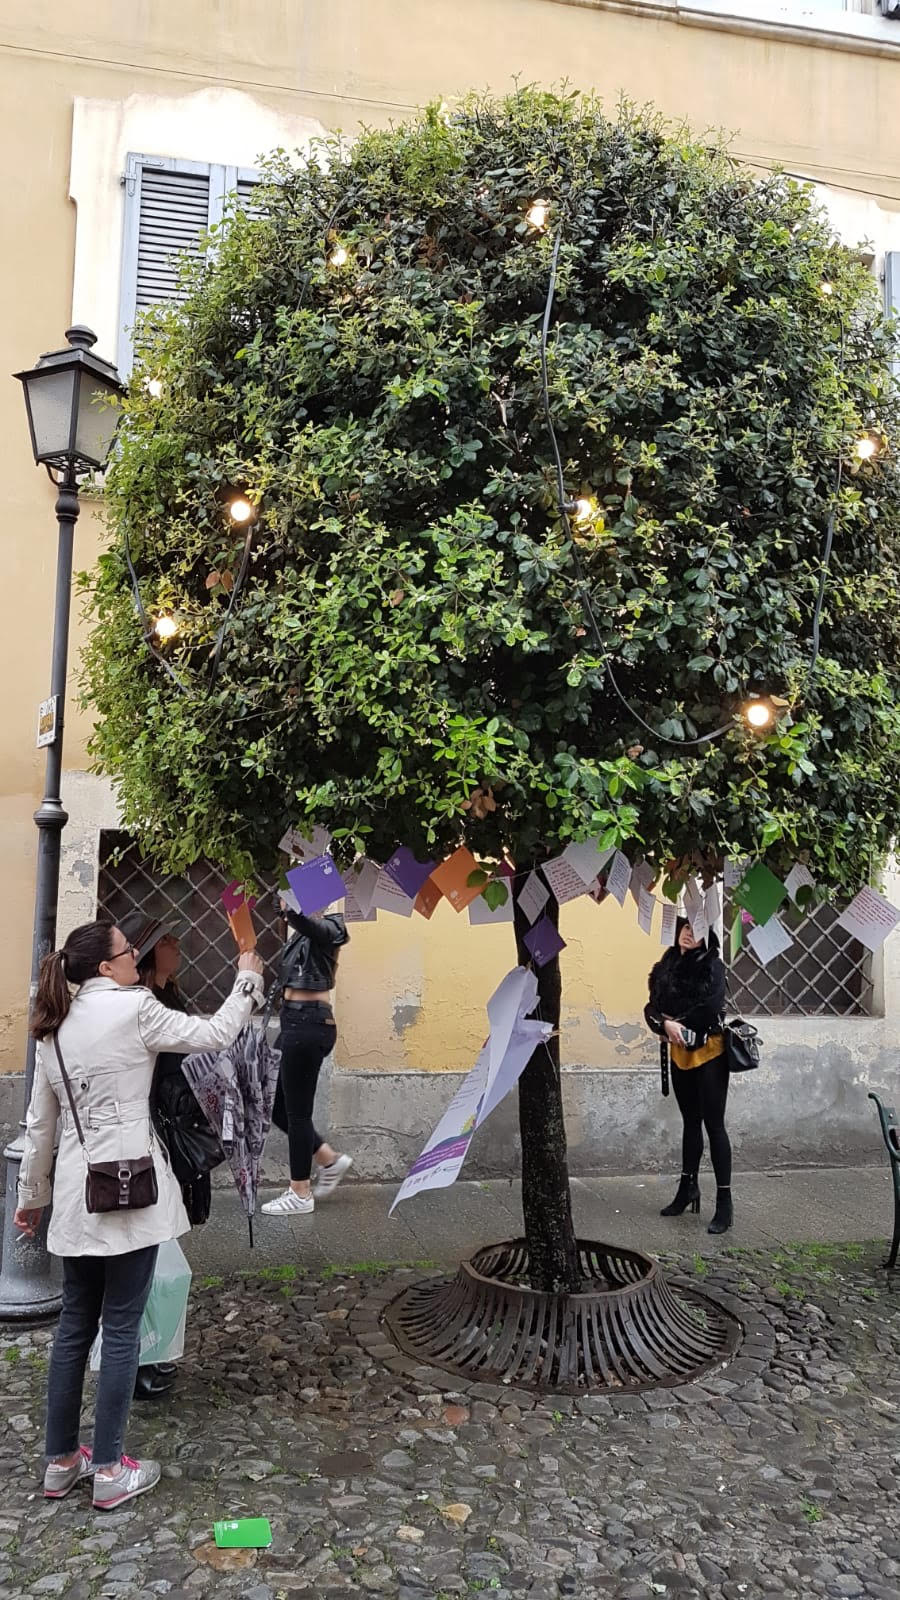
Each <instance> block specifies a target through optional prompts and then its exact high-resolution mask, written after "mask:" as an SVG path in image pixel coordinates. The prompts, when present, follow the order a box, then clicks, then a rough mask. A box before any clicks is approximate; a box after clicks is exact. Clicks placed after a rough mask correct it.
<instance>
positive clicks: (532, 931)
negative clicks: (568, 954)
mask: <svg viewBox="0 0 900 1600" xmlns="http://www.w3.org/2000/svg"><path fill="white" fill-rule="evenodd" d="M523 943H524V945H525V947H526V949H527V950H528V951H529V952H530V954H531V959H532V960H533V962H534V964H535V966H536V967H545V966H546V965H547V962H548V961H552V960H553V957H554V956H558V955H559V952H560V950H565V948H566V941H565V939H563V938H561V937H560V935H559V932H558V930H557V929H556V928H554V926H553V923H552V922H551V921H550V918H549V917H541V920H540V922H536V923H535V925H534V927H533V928H529V930H528V932H527V933H526V935H525V938H524V940H523Z"/></svg>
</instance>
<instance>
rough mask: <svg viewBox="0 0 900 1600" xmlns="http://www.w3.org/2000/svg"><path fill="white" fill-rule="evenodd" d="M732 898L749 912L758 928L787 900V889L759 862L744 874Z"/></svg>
mask: <svg viewBox="0 0 900 1600" xmlns="http://www.w3.org/2000/svg"><path fill="white" fill-rule="evenodd" d="M734 898H735V900H736V901H737V903H738V905H739V906H743V908H744V910H745V911H749V913H750V915H751V917H752V918H753V921H754V922H758V923H759V925H760V927H762V925H763V923H765V922H768V920H769V918H770V917H774V915H775V912H776V911H777V910H778V907H779V906H780V905H781V904H782V903H783V902H784V901H785V900H786V899H787V889H786V888H785V887H784V884H783V883H782V882H781V879H780V878H776V876H775V874H774V872H770V871H769V869H768V867H766V866H764V865H763V863H762V862H761V861H757V863H756V866H755V867H751V868H750V871H749V872H745V873H744V876H743V878H742V879H741V881H740V883H739V884H738V886H737V888H736V889H735V891H734Z"/></svg>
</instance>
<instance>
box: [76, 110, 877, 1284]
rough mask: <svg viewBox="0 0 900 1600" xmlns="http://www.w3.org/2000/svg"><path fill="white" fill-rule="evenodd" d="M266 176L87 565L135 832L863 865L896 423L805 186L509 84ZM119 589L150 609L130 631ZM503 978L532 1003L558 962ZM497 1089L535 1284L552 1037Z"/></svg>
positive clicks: (560, 1183) (214, 269) (847, 882)
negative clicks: (92, 567) (158, 624)
mask: <svg viewBox="0 0 900 1600" xmlns="http://www.w3.org/2000/svg"><path fill="white" fill-rule="evenodd" d="M268 178H269V182H268V184H267V186H266V188H265V189H264V190H263V191H262V196H261V201H260V214H259V215H254V216H253V217H249V216H245V215H242V214H240V213H238V214H237V215H235V216H234V217H233V218H232V219H231V220H230V222H229V223H228V225H227V227H226V228H225V229H224V230H223V231H222V232H220V233H219V234H218V235H217V236H216V237H215V239H214V241H213V243H214V249H212V250H211V251H210V253H209V254H208V256H207V258H206V260H205V262H204V263H203V264H201V265H200V266H197V267H194V268H193V269H191V268H186V278H185V298H184V301H183V304H181V305H178V306H170V307H163V308H159V309H157V310H155V311H154V312H152V313H151V314H149V315H148V316H147V317H146V318H145V319H144V321H143V324H142V326H141V329H140V331H139V335H138V364H137V367H136V376H135V380H134V381H133V383H132V387H131V392H130V395H129V398H128V400H127V402H126V407H125V417H124V422H123V427H122V432H121V435H120V440H121V444H120V450H119V454H118V458H117V460H116V462H115V465H114V466H113V468H112V470H111V471H110V474H109V481H108V486H107V505H108V511H109V518H110V523H111V527H112V530H113V533H114V535H115V537H114V541H113V543H112V545H111V548H110V549H109V551H108V552H107V553H106V554H105V555H104V556H102V557H101V560H100V563H99V568H98V570H97V572H96V573H95V574H94V575H93V576H92V578H91V579H90V580H89V585H90V589H91V603H92V606H93V612H94V619H95V627H94V631H93V635H92V639H91V642H90V645H89V647H88V651H87V656H86V666H85V686H86V693H87V698H88V701H89V702H90V704H91V705H92V706H93V708H94V709H95V711H96V714H97V727H96V732H95V734H94V740H93V752H94V756H95V759H96V762H97V765H98V766H99V768H100V769H101V770H103V771H105V772H107V773H109V774H111V775H112V777H113V779H114V780H115V784H116V787H117V789H118V793H119V797H120V801H121V806H122V813H123V818H124V821H125V823H126V825H127V826H128V827H129V828H130V829H132V830H133V832H134V833H135V834H136V836H137V838H138V840H139V842H140V844H141V845H142V846H143V847H144V848H145V850H146V851H147V852H149V853H150V854H151V855H152V856H154V857H155V858H156V859H157V860H158V861H159V863H160V864H161V865H162V866H164V867H166V868H168V869H170V870H178V869H179V868H181V867H183V866H184V865H186V864H187V863H188V862H191V861H193V860H195V859H197V858H198V857H199V856H201V855H206V856H209V857H211V858H212V859H214V860H216V861H217V862H219V863H221V864H223V865H225V866H227V867H228V868H229V869H230V870H231V871H233V872H234V873H235V874H236V875H238V876H240V877H242V878H250V877H252V875H253V873H254V872H255V871H258V870H260V869H262V868H268V867H270V866H271V865H272V864H273V862H274V860H275V858H276V854H277V841H278V840H279V838H280V837H281V835H282V832H283V831H284V828H285V827H286V826H287V825H288V824H291V823H297V824H300V825H301V826H302V825H304V824H311V823H314V822H324V823H326V824H328V825H329V826H330V827H331V828H332V829H333V832H334V840H335V849H336V850H337V851H338V852H339V853H340V854H341V855H342V856H343V857H344V858H346V859H349V858H351V857H352V856H353V854H354V853H355V852H357V851H365V852H367V853H369V854H370V855H371V856H372V857H373V858H374V859H376V860H383V859H385V856H386V854H387V853H388V852H390V851H391V850H392V849H393V848H394V847H395V846H396V844H397V843H398V842H403V843H405V844H408V845H410V846H412V847H413V848H414V849H415V850H416V852H417V854H418V855H419V856H420V857H425V856H429V857H435V856H438V855H441V854H444V853H446V852H449V851H450V850H452V849H453V848H455V847H456V846H457V845H458V844H459V843H460V842H461V841H466V842H468V843H469V844H470V846H471V847H472V848H473V850H475V851H476V852H477V854H478V857H479V859H481V860H483V861H485V862H486V863H488V870H490V863H492V862H493V863H496V862H498V861H499V860H500V858H501V856H502V855H503V853H504V852H506V854H507V855H508V856H509V857H510V858H511V859H512V860H513V861H514V862H515V863H516V864H517V866H518V867H519V868H522V867H524V866H527V865H529V864H531V863H534V862H540V861H541V860H546V859H547V858H548V857H550V856H552V855H554V854H555V853H557V852H558V851H559V849H560V848H562V847H563V846H564V845H565V844H566V843H567V842H568V841H572V840H580V839H584V838H587V837H599V838H600V839H601V841H602V842H603V843H604V844H615V845H620V846H623V847H626V846H627V848H628V850H629V851H630V852H631V853H632V854H634V853H635V852H639V853H640V854H641V855H642V856H643V857H645V858H646V860H647V861H648V862H649V863H651V864H652V865H653V868H654V872H655V873H656V874H657V875H659V876H660V877H661V878H662V879H663V880H664V885H665V889H666V892H668V893H669V894H673V895H674V894H675V893H677V888H678V884H679V882H681V881H683V879H684V877H685V875H686V874H687V873H688V872H689V871H690V870H692V869H696V870H698V871H700V872H701V873H703V874H705V875H706V876H707V878H709V877H710V876H711V875H713V874H714V873H715V872H716V871H717V870H718V869H719V867H720V865H721V862H722V860H723V858H724V857H727V856H738V855H763V854H766V855H767V857H768V859H769V861H770V862H771V864H772V865H773V866H774V867H775V868H776V869H779V868H784V867H786V866H787V865H788V864H789V863H790V862H791V861H792V860H793V859H795V858H796V857H798V856H800V857H802V858H803V859H805V860H806V861H807V862H808V863H809V865H810V867H811V869H812V870H813V872H814V874H815V876H816V877H817V878H818V880H819V881H820V882H821V883H822V884H823V885H825V886H826V887H828V886H831V887H835V886H837V885H841V886H843V887H848V886H851V885H853V884H855V883H858V882H861V881H863V880H865V879H866V878H867V877H868V874H869V872H870V869H871V865H872V862H873V859H876V858H878V857H880V856H881V855H883V853H884V852H885V850H886V849H887V847H888V845H889V842H890V838H891V833H892V828H893V812H894V796H895V794H896V792H897V779H898V750H900V737H898V736H900V714H898V648H897V647H898V636H900V621H898V617H900V607H898V588H900V583H898V537H900V484H898V475H897V471H896V468H895V465H894V462H893V459H892V458H891V456H890V452H889V449H888V447H887V445H888V440H889V438H890V437H891V436H892V435H893V434H894V433H895V430H896V423H897V417H898V410H897V399H896V393H895V390H894V388H893V387H892V383H891V380H890V377H889V366H888V363H889V357H890V353H891V343H890V334H889V330H887V329H886V328H885V326H884V325H883V323H882V319H881V316H880V313H879V310H878V307H877V303H876V294H875V289H874V285H873V283H872V282H871V280H870V278H869V276H868V274H867V273H866V272H865V270H864V268H863V267H862V266H861V265H860V263H859V262H858V261H857V260H856V259H855V258H854V256H853V255H852V254H851V253H849V252H848V251H847V250H845V249H844V248H842V247H841V246H840V245H839V244H838V242H837V241H836V239H835V237H834V235H833V234H832V232H831V231H830V229H829V227H828V225H827V224H826V222H825V221H824V219H823V217H822V216H821V215H820V214H819V212H818V211H817V209H816V206H815V204H814V201H813V199H812V197H811V195H810V193H809V191H808V190H806V189H804V188H803V187H801V186H799V185H797V184H796V183H793V182H791V181H790V180H788V179H786V178H784V177H781V176H771V177H767V178H766V179H765V180H764V181H761V182H760V181H757V180H756V179H755V178H754V177H752V176H751V175H750V174H748V173H747V172H746V171H744V170H743V169H742V168H741V167H740V166H739V165H737V164H736V163H735V162H734V161H733V160H732V159H731V158H730V157H729V155H728V153H727V151H726V150H725V149H723V148H720V147H719V146H718V145H715V146H709V145H707V144H701V143H698V142H696V141H694V140H692V139H690V138H689V137H688V136H687V135H686V134H685V133H684V132H683V131H681V130H675V131H672V130H669V129H667V128H666V127H665V126H663V124H662V123H661V122H660V121H659V120H658V119H657V118H656V117H655V116H654V115H653V114H652V113H651V112H649V111H636V110H633V109H631V108H629V107H627V106H626V107H623V108H621V109H620V111H619V113H618V115H617V116H616V117H615V118H608V117H607V116H605V115H604V113H603V111H602V110H601V107H600V105H599V103H598V102H597V101H596V100H595V99H593V98H591V97H583V96H575V95H571V96H569V95H556V94H545V93H541V92H537V91H534V90H525V91H522V92H518V93H516V94H515V95H513V96H511V97H510V98H508V99H505V100H503V101H501V102H491V101H486V100H476V99H473V100H472V101H471V102H470V103H468V104H466V105H465V106H464V107H462V108H461V109H460V110H459V111H457V112H455V113H453V115H451V116H449V117H448V116H446V115H445V114H442V113H441V112H440V111H438V110H434V109H432V110H430V111H428V112H427V113H426V114H424V115H423V116H421V117H419V118H418V119H417V120H415V121H414V122H412V123H410V124H409V125H407V126H403V127H399V128H395V129H392V130H391V131H389V132H374V133H365V134H363V135H362V136H361V137H360V138H359V139H358V140H357V141H356V142H355V143H354V144H352V145H351V146H350V147H347V146H346V145H344V144H343V143H341V142H340V141H335V142H334V143H332V144H330V145H326V146H324V147H323V148H322V149H321V150H320V151H319V152H318V154H316V155H314V156H313V158H312V159H311V160H309V161H308V162H305V163H303V164H302V165H299V166H296V165H293V164H292V163H291V162H290V161H289V160H288V159H287V158H286V157H284V156H283V155H277V156H276V157H275V158H273V160H272V162H271V164H270V168H269V172H268ZM257 198H258V199H259V197H257ZM554 263H555V268H556V270H555V294H554V296H553V299H552V305H551V307H550V312H549V316H548V337H547V347H546V357H547V392H546V395H545V393H544V388H543V384H542V322H543V319H544V315H545V312H546V310H547V306H548V289H549V286H550V281H551V275H552V273H553V269H554ZM150 379H155V380H157V381H156V382H155V383H153V384H152V388H151V387H150V386H149V384H148V381H147V380H150ZM545 399H546V401H547V402H548V404H549V410H550V413H551V416H552V419H553V422H554V425H555V433H556V435H557V437H558V441H559V448H560V452H561V461H562V482H563V489H564V494H565V495H570V496H572V497H573V498H575V499H580V500H581V501H582V502H583V503H582V504H581V505H580V507H579V510H578V513H577V515H573V516H571V517H567V516H566V515H564V514H563V512H562V510H561V507H560V500H559V495H558V485H557V479H556V474H555V467H554V456H553V449H552V439H551V435H550V432H549V430H548V424H547V418H546V415H545ZM861 432H865V433H866V435H867V436H868V437H869V438H870V440H871V443H872V448H873V449H874V451H875V453H874V455H872V456H871V457H870V458H869V459H866V460H862V459H860V457H859V456H858V455H857V454H856V453H854V448H853V441H854V439H856V438H857V437H858V436H859V435H860V434H861ZM839 462H840V463H841V476H840V479H838V476H837V466H838V463H839ZM238 492H239V493H241V494H243V495H245V496H247V497H248V498H249V499H250V501H252V503H253V504H254V505H255V506H256V507H258V520H257V522H256V525H255V527H254V528H253V529H252V531H251V534H250V536H249V540H248V544H247V546H246V549H247V550H249V552H250V553H249V556H248V558H247V560H246V561H244V560H242V553H241V537H242V535H241V532H240V531H238V530H236V528H235V526H234V524H233V523H232V521H231V520H230V518H229V515H228V510H227V508H228V502H229V499H230V498H231V497H232V496H233V495H234V494H235V493H238ZM829 529H831V531H832V533H833V540H832V541H831V542H832V543H833V549H832V550H831V552H830V569H829V575H828V581H827V583H826V584H825V587H824V600H823V605H822V608H821V640H822V644H821V652H820V654H819V657H818V660H817V661H816V662H815V663H814V665H813V664H812V653H811V634H812V631H813V627H814V620H813V619H814V611H815V608H816V600H817V594H818V591H819V585H820V576H821V574H822V570H823V552H824V550H825V546H826V542H827V541H828V534H829ZM571 535H573V536H571ZM132 559H133V564H134V574H135V582H136V585H137V586H138V592H139V595H140V607H136V605H135V601H134V596H133V593H132V586H131V582H130V577H129V566H128V563H129V561H130V560H132ZM242 568H243V571H242V570H241V569H242ZM141 609H143V610H144V611H145V612H146V614H147V616H148V617H149V618H150V619H151V620H152V619H153V618H155V617H157V616H159V614H160V613H167V614H171V615H172V616H173V618H174V619H175V620H176V622H177V627H178V632H177V634H176V636H175V637H174V638H173V639H171V640H170V641H169V642H166V643H163V642H162V641H160V640H157V642H156V646H155V656H154V655H153V654H151V653H150V652H148V651H147V650H146V649H144V648H143V645H142V642H141V631H142V620H141V616H140V610H141ZM223 628H224V630H225V631H224V636H221V630H222V629H223ZM217 636H220V637H219V650H218V652H216V640H217ZM161 656H162V657H164V658H165V660H166V663H167V668H168V670H164V668H163V667H162V666H161V665H160V661H159V659H158V658H159V657H161ZM211 661H212V663H213V665H212V666H211ZM173 674H174V675H175V676H176V677H177V680H178V681H177V682H176V681H173ZM751 692H763V693H766V694H769V695H774V696H775V697H776V698H777V699H778V701H779V702H780V705H779V715H778V717H777V720H776V722H775V723H774V725H773V726H772V727H771V728H770V729H769V730H768V731H766V732H764V733H763V734H762V735H754V734H751V733H750V732H749V731H748V729H747V727H746V726H745V724H744V722H743V720H742V718H741V714H740V712H741V706H742V704H743V702H744V701H745V699H746V697H747V695H748V694H749V693H751ZM716 730H724V731H721V732H719V733H718V734H717V733H716ZM707 734H710V735H716V736H714V737H710V738H709V739H708V741H707V742H705V743H697V742H696V741H698V740H702V739H703V737H704V736H705V735H707ZM691 741H694V742H693V743H692V742H691ZM473 795H474V796H475V800H474V803H472V798H473ZM491 806H494V807H495V809H491ZM490 893H491V894H492V895H498V894H500V893H502V890H501V889H500V888H498V887H495V886H494V885H493V884H492V885H491V887H490ZM522 932H523V927H522V926H521V925H518V926H517V936H518V938H519V952H520V957H521V956H522V946H521V936H522ZM541 995H542V1003H543V1005H544V1007H545V1015H547V1016H549V1017H550V1018H558V1015H559V970H558V965H557V964H556V963H552V964H551V965H549V966H546V967H544V968H543V969H542V972H541ZM520 1104H521V1108H522V1109H521V1123H522V1134H523V1160H524V1170H523V1179H524V1183H523V1188H524V1195H525V1207H526V1226H527V1230H528V1237H529V1242H530V1245H531V1251H532V1264H533V1271H534V1272H535V1275H536V1279H537V1281H539V1282H540V1283H541V1284H542V1286H544V1287H571V1286H572V1285H573V1283H574V1282H575V1281H576V1279H577V1265H576V1261H575V1251H574V1243H573V1236H572V1223H571V1214H570V1207H569V1198H568V1184H567V1177H566V1158H565V1132H564V1127H563V1121H562V1109H561V1100H560V1088H559V1064H558V1057H556V1056H554V1058H553V1059H552V1060H551V1058H549V1057H548V1056H547V1054H546V1052H540V1053H539V1054H538V1055H537V1056H536V1057H535V1059H534V1061H533V1062H532V1063H531V1064H530V1065H529V1067H528V1069H527V1070H526V1073H525V1075H524V1077H523V1080H522V1086H521V1094H520Z"/></svg>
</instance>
